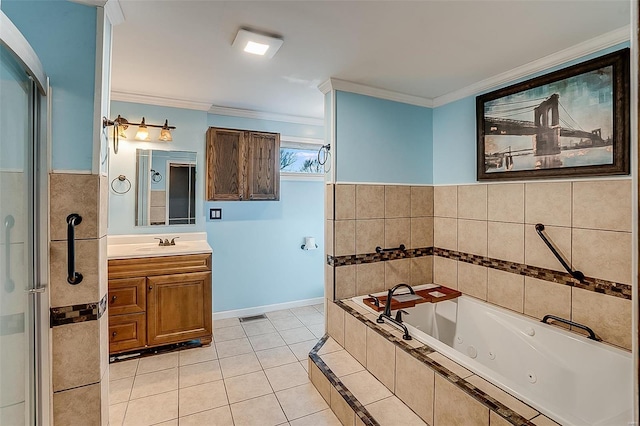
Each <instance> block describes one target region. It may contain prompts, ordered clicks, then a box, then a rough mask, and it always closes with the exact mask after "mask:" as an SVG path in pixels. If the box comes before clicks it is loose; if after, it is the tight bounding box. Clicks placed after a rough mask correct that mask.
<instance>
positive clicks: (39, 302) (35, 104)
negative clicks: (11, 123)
mask: <svg viewBox="0 0 640 426" xmlns="http://www.w3.org/2000/svg"><path fill="white" fill-rule="evenodd" d="M0 45H2V46H4V47H5V48H6V49H7V50H8V51H10V52H11V53H12V54H13V56H14V59H16V60H17V61H18V62H19V63H20V64H21V65H22V67H23V69H24V71H25V72H26V74H27V75H28V76H29V77H30V79H31V81H32V90H31V96H30V99H29V103H30V108H29V112H30V117H29V124H30V125H29V129H30V135H29V136H30V137H29V139H30V140H29V146H28V147H27V152H28V155H29V161H30V164H31V170H29V174H28V182H29V183H28V187H29V188H30V189H31V190H32V192H31V194H30V195H29V194H28V195H27V196H28V197H30V198H29V207H30V208H29V211H30V213H32V214H33V228H32V229H31V230H30V233H29V243H30V244H31V248H32V250H31V256H30V258H31V261H32V265H31V270H32V271H33V273H32V276H31V277H30V279H29V282H30V287H29V289H28V290H27V292H28V293H29V297H28V303H27V305H28V308H27V312H25V334H26V336H27V338H28V341H29V351H28V352H29V353H28V359H27V360H26V361H27V365H28V366H29V367H28V368H29V372H28V374H29V378H28V382H29V387H28V389H25V393H26V395H25V402H27V403H28V407H29V408H28V418H26V421H27V422H28V423H29V424H33V425H37V426H40V425H48V424H51V420H52V412H51V409H52V404H51V396H52V386H51V374H50V371H51V370H50V349H49V348H50V345H49V343H50V342H49V304H50V303H49V288H48V282H49V250H48V246H49V240H48V236H49V204H48V202H49V197H48V194H49V179H48V177H49V158H48V152H49V149H48V141H49V140H51V139H50V137H49V132H50V128H49V125H48V123H50V122H51V121H50V113H51V96H48V95H49V79H48V77H47V75H46V74H45V72H44V69H43V67H42V64H41V63H40V60H39V59H38V56H37V55H36V53H35V51H34V50H33V48H32V47H31V45H30V44H29V42H28V41H27V40H26V38H25V37H24V36H23V35H22V33H21V32H20V30H18V28H17V27H16V26H15V25H14V24H13V23H12V22H11V20H10V19H9V18H8V17H7V16H6V15H5V14H4V12H2V11H1V10H0Z"/></svg>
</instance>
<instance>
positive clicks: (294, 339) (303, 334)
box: [280, 327, 316, 345]
mask: <svg viewBox="0 0 640 426" xmlns="http://www.w3.org/2000/svg"><path fill="white" fill-rule="evenodd" d="M280 335H281V336H282V338H283V339H284V341H285V342H286V343H287V345H293V344H296V343H300V342H304V341H306V340H312V339H315V338H316V336H314V335H313V333H312V332H310V331H309V329H308V328H307V327H299V328H292V329H291V330H283V331H281V332H280Z"/></svg>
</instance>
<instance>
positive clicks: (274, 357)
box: [256, 346, 298, 369]
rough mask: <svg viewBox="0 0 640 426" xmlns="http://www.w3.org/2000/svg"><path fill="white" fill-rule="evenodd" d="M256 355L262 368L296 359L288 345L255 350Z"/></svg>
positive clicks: (288, 362)
mask: <svg viewBox="0 0 640 426" xmlns="http://www.w3.org/2000/svg"><path fill="white" fill-rule="evenodd" d="M256 356H257V357H258V361H260V364H261V365H262V368H265V369H266V368H272V367H278V366H280V365H284V364H291V363H292V362H296V361H298V358H296V356H295V355H294V354H293V352H291V349H289V347H288V346H280V347H278V348H273V349H265V350H264V351H257V352H256Z"/></svg>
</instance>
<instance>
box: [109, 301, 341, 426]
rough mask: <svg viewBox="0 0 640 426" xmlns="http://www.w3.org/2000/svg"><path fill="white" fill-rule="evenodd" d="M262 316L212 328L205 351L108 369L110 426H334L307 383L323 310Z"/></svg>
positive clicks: (187, 351)
mask: <svg viewBox="0 0 640 426" xmlns="http://www.w3.org/2000/svg"><path fill="white" fill-rule="evenodd" d="M266 315H267V319H262V320H255V321H250V322H243V323H240V322H239V320H238V319H237V318H232V319H225V320H217V321H214V332H213V338H214V342H213V343H212V344H211V346H210V347H205V348H195V349H184V350H180V351H177V352H171V353H166V354H161V355H155V356H151V357H146V358H140V359H133V360H129V361H123V362H119V363H115V364H111V365H110V371H109V373H110V389H109V397H110V404H111V405H110V407H109V423H110V425H111V426H114V425H135V426H146V425H167V426H168V425H174V426H175V425H181V426H183V425H185V426H186V425H197V426H200V425H202V426H205V425H207V426H208V425H212V426H214V425H215V426H218V425H224V426H227V425H235V426H276V425H291V426H316V425H317V426H324V425H327V426H334V425H335V426H340V422H339V421H338V419H337V418H336V417H335V415H334V414H333V412H332V411H331V409H330V408H329V407H328V406H327V404H326V402H325V401H324V399H323V398H322V397H321V396H320V394H319V393H318V392H317V391H316V389H315V387H314V386H313V385H312V384H311V382H310V381H309V378H308V376H307V368H308V359H307V356H308V353H309V351H310V350H311V348H312V347H313V346H314V345H315V344H316V343H317V342H318V339H319V338H320V337H322V335H323V334H324V313H323V306H322V305H315V306H305V307H300V308H294V309H290V310H284V311H276V312H269V313H267V314H266ZM336 346H337V345H336ZM336 349H338V348H336Z"/></svg>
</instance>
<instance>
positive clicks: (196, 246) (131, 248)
mask: <svg viewBox="0 0 640 426" xmlns="http://www.w3.org/2000/svg"><path fill="white" fill-rule="evenodd" d="M211 252H212V250H211V247H209V245H208V244H207V242H206V241H201V240H199V241H181V242H177V241H176V244H175V245H173V246H159V245H158V244H157V243H137V244H114V245H109V246H108V257H109V259H124V258H130V257H151V256H176V255H181V254H194V253H211Z"/></svg>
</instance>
